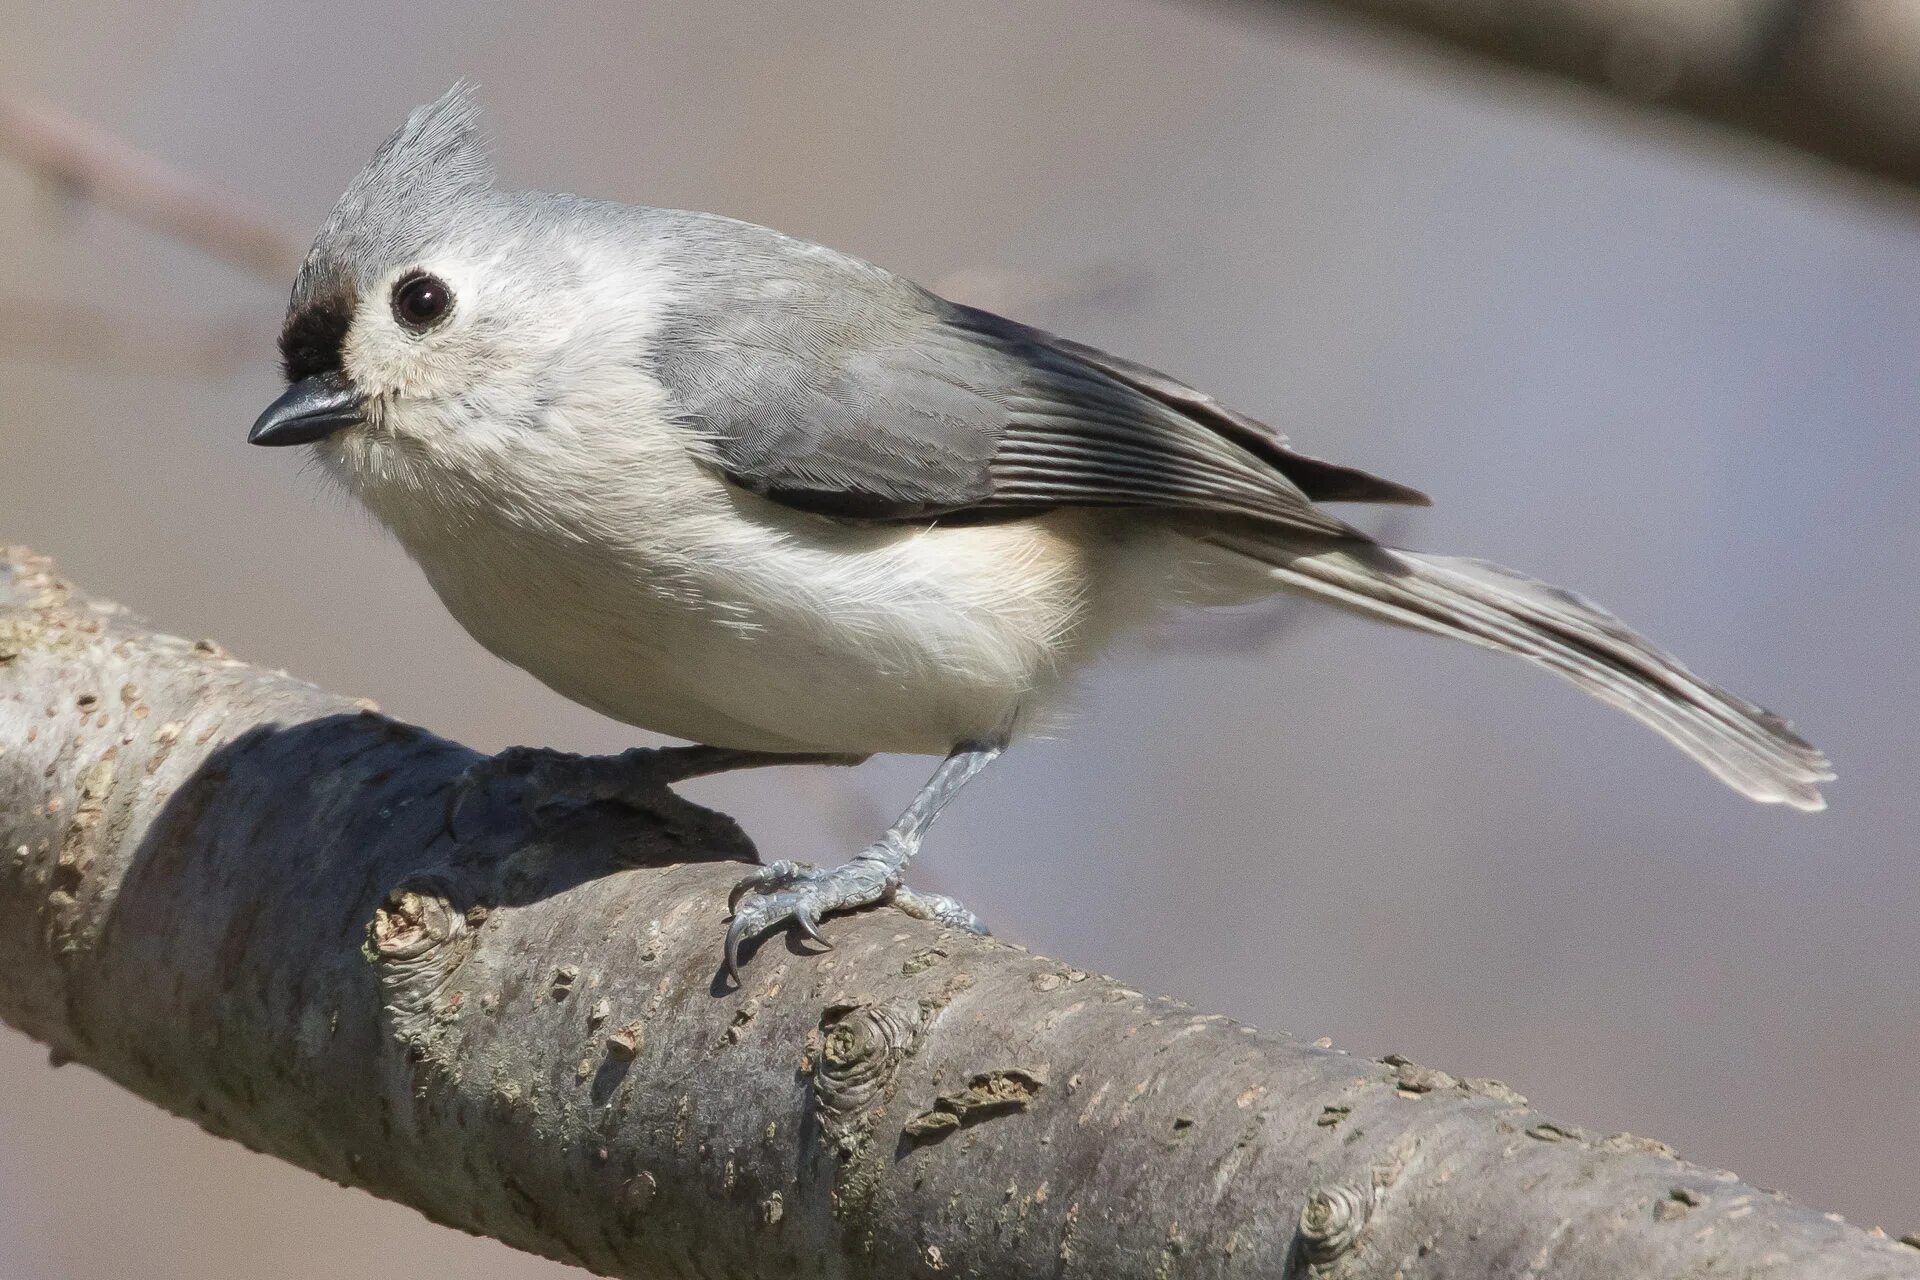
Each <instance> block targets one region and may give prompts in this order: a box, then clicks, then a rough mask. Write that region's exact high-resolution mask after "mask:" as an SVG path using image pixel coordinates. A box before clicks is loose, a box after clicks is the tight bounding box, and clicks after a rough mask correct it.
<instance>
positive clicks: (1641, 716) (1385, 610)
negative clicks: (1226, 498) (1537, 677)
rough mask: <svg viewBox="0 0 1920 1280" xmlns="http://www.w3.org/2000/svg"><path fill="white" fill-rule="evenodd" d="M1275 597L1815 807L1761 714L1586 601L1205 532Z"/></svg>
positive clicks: (1491, 567)
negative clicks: (1461, 661) (1537, 672)
mask: <svg viewBox="0 0 1920 1280" xmlns="http://www.w3.org/2000/svg"><path fill="white" fill-rule="evenodd" d="M1208 540H1209V541H1212V542H1214V543H1215V544H1216V545H1219V546H1222V547H1224V548H1226V549H1227V550H1229V551H1232V552H1234V553H1236V554H1237V555H1240V556H1245V557H1248V558H1251V559H1253V560H1256V561H1258V562H1259V563H1260V564H1261V565H1262V566H1263V567H1264V568H1265V570H1266V572H1267V573H1268V574H1269V575H1271V577H1272V578H1273V579H1274V580H1275V581H1277V582H1278V583H1279V584H1280V585H1281V586H1284V587H1287V588H1290V589H1293V590H1296V591H1301V592H1305V593H1307V594H1309V595H1313V596H1318V597H1320V598H1322V599H1324V600H1328V601H1331V602H1333V603H1336V604H1340V605H1344V606H1346V607H1347V608H1349V609H1352V610H1354V611H1356V612H1358V613H1363V614H1366V615H1368V616H1370V617H1373V618H1377V619H1379V620H1381V621H1384V622H1394V623H1399V624H1401V625H1403V626H1408V627H1413V628H1416V629H1418V630H1421V631H1430V632H1434V633H1436V634H1439V635H1445V636H1452V637H1454V638H1455V639H1459V640H1466V641H1470V642H1472V643H1474V644H1478V645H1483V646H1485V647H1487V648H1489V649H1498V650H1500V651H1502V652H1504V653H1512V654H1517V655H1519V656H1520V657H1523V658H1525V659H1527V660H1528V661H1530V662H1533V663H1536V664H1538V665H1540V666H1542V667H1545V668H1546V669H1547V670H1549V671H1551V672H1553V673H1554V674H1555V675H1558V676H1560V677H1562V678H1563V679H1566V680H1569V681H1571V682H1572V683H1574V684H1575V685H1578V686H1579V687H1580V688H1582V689H1584V690H1586V691H1587V692H1588V693H1590V694H1592V695H1593V696H1594V697H1596V698H1598V699H1600V700H1601V701H1602V702H1606V703H1610V704H1611V705H1613V706H1616V707H1618V708H1620V709H1621V710H1622V711H1625V712H1626V713H1627V714H1628V715H1630V716H1632V717H1634V719H1636V720H1639V721H1640V722H1641V723H1642V724H1645V725H1647V726H1648V727H1649V728H1651V729H1653V730H1654V731H1655V732H1657V733H1659V734H1660V735H1661V736H1663V737H1665V738H1666V739H1667V740H1668V741H1669V742H1672V743H1673V744H1674V745H1675V746H1677V747H1679V748H1680V749H1681V750H1682V751H1684V752H1686V753H1687V754H1688V755H1690V756H1692V757H1693V758H1694V759H1695V760H1698V761H1699V762H1700V763H1701V764H1702V765H1704V766H1706V768H1707V769H1708V770H1709V771H1711V772H1712V773H1713V775H1714V776H1715V777H1717V778H1719V779H1720V780H1721V781H1722V782H1724V783H1726V784H1727V785H1728V786H1730V787H1732V788H1733V789H1734V790H1736V791H1739V792H1741V793H1742V794H1743V795H1747V796H1750V797H1752V798H1753V799H1755V800H1759V801H1763V802H1766V803H1774V804H1788V805H1792V806H1793V807H1794V808H1796V809H1806V810H1817V809H1824V808H1825V807H1826V801H1825V800H1824V799H1822V797H1821V795H1820V791H1819V786H1818V784H1819V783H1822V782H1827V781H1831V780H1832V778H1833V776H1834V775H1833V768H1832V766H1831V765H1829V764H1828V763H1827V758H1826V757H1825V756H1823V755H1822V754H1821V753H1820V752H1819V751H1818V750H1816V749H1815V748H1814V747H1813V745H1812V744H1811V743H1808V742H1807V741H1805V740H1804V739H1802V738H1800V737H1799V736H1798V735H1796V734H1795V733H1794V732H1793V731H1792V730H1791V729H1790V728H1789V727H1788V726H1787V722H1786V721H1785V720H1783V719H1781V718H1780V717H1779V716H1776V715H1774V714H1773V713H1772V712H1770V711H1767V710H1765V709H1763V708H1761V707H1757V706H1755V705H1754V704H1753V703H1751V702H1747V701H1745V700H1744V699H1741V698H1738V697H1735V696H1734V695H1733V694H1730V693H1728V692H1726V691H1725V690H1724V689H1719V688H1716V687H1714V686H1713V685H1711V684H1708V683H1707V682H1706V681H1704V680H1702V679H1700V678H1699V677H1698V676H1696V675H1694V674H1693V673H1692V672H1690V671H1688V670H1687V669H1686V668H1685V667H1683V666H1681V665H1680V663H1679V662H1677V661H1675V660H1674V659H1673V658H1672V657H1671V656H1670V655H1668V654H1666V653H1663V652H1661V651H1660V650H1659V649H1657V648H1655V647H1654V646H1653V645H1652V644H1650V643H1648V642H1647V641H1646V640H1643V639H1642V638H1641V637H1639V636H1638V635H1635V634H1634V633H1633V632H1632V631H1630V630H1628V629H1627V627H1626V626H1625V625H1624V624H1623V623H1621V621H1620V620H1619V619H1618V618H1615V617H1614V616H1613V615H1612V614H1610V613H1608V612H1607V611H1606V610H1605V609H1602V608H1601V607H1600V606H1598V605H1596V604H1594V603H1593V602H1592V601H1590V600H1586V599H1583V598H1581V597H1580V596H1577V595H1575V594H1574V593H1573V592H1571V591H1566V590H1563V589H1562V588H1560V587H1554V586H1549V585H1547V584H1546V583H1544V582H1536V581H1534V580H1533V579H1531V578H1527V577H1524V576H1522V575H1520V574H1517V573H1515V572H1513V571H1512V570H1511V569H1505V568H1502V567H1501V566H1499V565H1496V564H1489V563H1488V562H1486V561H1484V560H1464V559H1460V558H1457V557H1453V556H1431V555H1424V554H1421V553H1418V552H1412V551H1400V550H1394V549H1389V548H1387V547H1383V546H1380V545H1378V544H1376V543H1373V542H1370V541H1367V540H1365V539H1362V538H1359V537H1355V538H1351V539H1345V540H1339V541H1336V540H1331V539H1313V540H1308V539H1306V538H1302V539H1300V540H1298V541H1297V542H1290V541H1285V540H1281V539H1276V538H1275V537H1274V536H1272V535H1271V534H1268V533H1265V532H1263V533H1262V534H1260V535H1258V536H1252V535H1249V536H1240V535H1236V534H1229V533H1222V532H1218V531H1216V532H1214V533H1211V534H1210V535H1208Z"/></svg>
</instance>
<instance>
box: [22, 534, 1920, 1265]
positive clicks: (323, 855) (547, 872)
mask: <svg viewBox="0 0 1920 1280" xmlns="http://www.w3.org/2000/svg"><path fill="white" fill-rule="evenodd" d="M479 758H480V757H478V756H476V755H475V754H474V753H473V752H471V751H468V750H467V749H465V748H463V747H460V746H457V745H455V744H453V743H450V742H446V741H444V740H442V739H439V738H435V737H433V736H432V735H431V734H428V733H426V732H424V731H422V730H420V729H416V728H413V727H411V726H408V725H403V724H398V723H396V722H394V721H392V720H389V719H386V718H385V717H383V716H380V715H378V714H376V713H374V712H373V711H371V710H370V709H367V708H366V707H364V706H363V705H360V704H355V703H352V702H349V701H347V700H344V699H341V698H338V697H335V696H333V695H331V694H327V693H325V692H322V691H321V690H318V689H315V688H313V687H311V686H309V685H305V684H301V683H299V682H298V681H295V680H293V679H290V678H288V677H287V676H285V675H281V674H277V673H273V672H268V671H263V670H260V669H258V668H254V667H250V666H247V665H245V664H243V663H241V662H238V661H236V660H234V659H232V658H229V657H227V656H225V655H224V654H223V653H222V652H221V651H220V649H219V648H218V646H215V645H212V644H210V643H206V642H202V643H200V644H197V645H196V644H190V643H188V642H186V641H183V640H177V639H173V638H170V637H166V636H160V635H156V634H155V633H153V632H152V631H150V630H148V629H147V628H146V627H144V626H143V625H142V624H140V623H139V622H138V621H137V620H135V619H134V618H132V617H130V616H129V615H127V614H126V613H124V612H122V611H119V610H117V609H114V608H112V607H111V606H106V605H103V604H100V603H98V602H94V601H89V600H87V599H86V598H85V597H83V596H82V595H80V594H79V593H78V592H77V591H75V590H74V589H73V588H71V587H69V586H68V585H66V584H65V583H63V582H61V581H60V580H59V579H58V578H57V577H55V576H54V573H53V570H52V568H51V566H50V565H49V564H48V563H47V562H46V561H44V560H41V559H37V558H35V557H33V556H31V555H28V554H26V553H25V552H22V551H14V552H11V553H6V554H3V555H0V975H4V978H0V1017H4V1018H5V1020H6V1021H7V1022H9V1023H11V1024H12V1025H14V1026H16V1027H18V1028H20V1029H21V1030H23V1031H25V1032H26V1033H27V1034H29V1035H32V1036H35V1037H37V1038H39V1039H41V1040H42V1041H45V1042H46V1043H47V1044H49V1045H50V1046H52V1049H53V1053H54V1056H55V1059H56V1061H57V1060H61V1059H73V1060H77V1061H80V1062H84V1063H86V1064H87V1065H89V1066H91V1067H93V1068H94V1069H96V1070H98V1071H100V1072H102V1073H104V1074H106V1075H107V1076H109V1077H110V1078H112V1079H114V1080H116V1081H118V1082H120V1083H121V1084H123V1085H125V1086H126V1087H127V1088H129V1089H131V1090H133V1091H134V1092H136V1093H138V1094H140V1095H141V1096H143V1097H146V1098H148V1099H151V1100H152V1101H154V1102H156V1103H158V1104H159V1105H161V1106H163V1107H166V1108H168V1109H169V1110H171V1111H175V1112H177V1113H179V1114H181V1115H184V1116H188V1117H191V1118H193V1119H194V1120H196V1121H198V1122H199V1123H200V1124H201V1125H203V1126H204V1127H206V1128H207V1129H208V1130H210V1131H211V1132H213V1133H217V1134H221V1135H224V1136H226V1137H230V1138H234V1139H236V1140H238V1141H240V1142H244V1143H246V1144H247V1145H248V1146H251V1147H253V1148H255V1149H257V1150H260V1151H265V1152H269V1153H271V1154H273V1155H276V1156H279V1157H281V1158H283V1159H286V1160H289V1161H292V1162H294V1163H296V1164H299V1165H302V1166H304V1167H305V1168H308V1169H312V1170H314V1171H315V1172H317V1173H320V1174H322V1175H324V1176H326V1177H329V1178H333V1179H335V1180H337V1181H340V1182H343V1183H347V1184H349V1185H353V1186H358V1187H363V1188H365V1189H366V1190H368V1191H371V1192H373V1193H375V1194H376V1195H381V1196H386V1197H389V1198H391V1199H394V1200H399V1201H402V1202H404V1203H406V1204H410V1205H412V1206H414V1207H416V1208H418V1209H419V1210H420V1211H421V1212H423V1213H425V1214H426V1215H427V1216H429V1217H431V1218H433V1219H436V1220H437V1221H440V1222H444V1223H448V1224H451V1225H454V1226H458V1227H462V1228H464V1229H466V1230H469V1231H474V1232H480V1233H484V1234H487V1235H492V1236H496V1237H498V1238H499V1239H501V1240H504V1241H506V1242H508V1243H509V1244H513V1245H516V1246H518V1247H520V1248H523V1249H528V1250H531V1251H533V1252H536V1253H540V1254H545V1255H547V1256H548V1257H553V1258H559V1259H564V1260H568V1261H572V1262H576V1263H579V1264H580V1265H582V1266H586V1267H590V1268H592V1269H594V1270H596V1271H600V1272H603V1273H606V1274H609V1275H616V1276H633V1277H638V1276H689V1277H692V1276H700V1277H710V1276H720V1275H724V1276H764V1277H773V1276H796V1275H798V1276H848V1277H852V1276H905V1275H924V1274H936V1273H940V1272H943V1271H947V1272H952V1273H954V1274H956V1275H961V1274H964V1275H982V1276H995V1277H1040V1276H1046V1277H1056V1276H1100V1277H1117V1278H1119V1280H1132V1278H1139V1280H1145V1278H1146V1277H1150V1276H1180V1277H1210V1276H1226V1275H1245V1276H1261V1277H1274V1276H1281V1275H1283V1274H1284V1275H1293V1276H1305V1275H1312V1276H1320V1277H1382V1278H1384V1277H1388V1276H1393V1275H1401V1274H1404V1275H1409V1276H1411V1275H1434V1276H1438V1275H1442V1274H1445V1275H1456V1276H1465V1275H1472V1276H1506V1275H1521V1274H1528V1275H1531V1274H1552V1275H1555V1276H1560V1277H1569V1278H1578V1277H1602V1276H1604V1277H1608V1278H1609V1280H1619V1278H1622V1277H1625V1278H1633V1277H1649V1278H1651V1277H1670V1276H1676V1275H1737V1276H1761V1275H1765V1276H1769V1277H1807V1278H1808V1280H1812V1278H1813V1277H1819V1278H1820V1280H1864V1278H1865V1277H1880V1278H1884V1277H1896V1276H1904V1277H1915V1276H1920V1252H1915V1251H1914V1250H1913V1249H1909V1248H1906V1247H1904V1246H1901V1245H1898V1244H1895V1243H1893V1242H1890V1241H1886V1240H1884V1239H1875V1238H1873V1237H1872V1236H1870V1235H1869V1234H1868V1233H1866V1232H1863V1231H1859V1230H1856V1229H1854V1228H1850V1227H1847V1226H1844V1225H1842V1224H1840V1223H1839V1222H1838V1221H1837V1220H1832V1219H1829V1218H1827V1217H1824V1216H1822V1215H1820V1214H1818V1213H1814V1212H1812V1211H1809V1210H1806V1209H1803V1208H1800V1207H1798V1206H1796V1205H1794V1204H1792V1203H1790V1202H1788V1201H1787V1200H1785V1199H1783V1198H1781V1197H1780V1196H1778V1195H1776V1194H1774V1193H1771V1192H1767V1191H1762V1190H1760V1189H1758V1188H1755V1187H1751V1186H1747V1185H1744V1184H1742V1183H1740V1182H1738V1181H1737V1180H1735V1179H1734V1178H1733V1176H1732V1175H1731V1174H1718V1173H1712V1172H1708V1171H1705V1170H1701V1169H1698V1168H1695V1167H1693V1166H1690V1165H1686V1164H1683V1163H1681V1162H1679V1161H1678V1160H1676V1159H1675V1158H1673V1156H1672V1155H1671V1153H1670V1152H1668V1151H1667V1150H1666V1149H1665V1148H1664V1147H1662V1146H1661V1145H1660V1144H1658V1143H1655V1142H1650V1141H1646V1140H1643V1139H1638V1138H1632V1137H1629V1136H1627V1135H1614V1136H1612V1137H1606V1138H1601V1137H1595V1136H1589V1135H1587V1134H1584V1133H1582V1132H1580V1131H1579V1130H1577V1129H1574V1128H1572V1127H1570V1126H1565V1125H1557V1124H1554V1123H1552V1122H1550V1121H1548V1120H1545V1119H1544V1118H1542V1117H1541V1116H1539V1115H1537V1114H1536V1113H1534V1112H1532V1111H1530V1110H1528V1109H1527V1107H1526V1106H1525V1104H1524V1100H1522V1099H1521V1098H1519V1097H1518V1096H1517V1095H1515V1094H1514V1093H1513V1092H1512V1091H1511V1090H1508V1089H1507V1088H1505V1087H1504V1086H1502V1085H1499V1084H1497V1083H1494V1082H1491V1081H1475V1080H1465V1081H1462V1080H1455V1079H1454V1078H1453V1077H1451V1076H1448V1075H1446V1074H1444V1073H1442V1072H1438V1071H1433V1070H1429V1069H1427V1068H1423V1067H1420V1066H1417V1065H1415V1064H1413V1063H1409V1062H1405V1061H1403V1060H1399V1059H1388V1060H1387V1061H1386V1062H1372V1061H1368V1060H1365V1059H1359V1058H1353V1057H1349V1056H1347V1055H1345V1054H1342V1053H1338V1052H1334V1051H1332V1050H1327V1049H1321V1048H1316V1047H1310V1046H1306V1045H1302V1044H1299V1043H1297V1042H1295V1041H1293V1040H1290V1039H1288V1038H1287V1037H1285V1036H1278V1035H1267V1034H1261V1033H1258V1032H1255V1031H1254V1030H1253V1029H1252V1028H1249V1027H1241V1026H1237V1025H1235V1024H1233V1023H1231V1022H1229V1021H1227V1020H1226V1019H1224V1018H1219V1017H1210V1016H1205V1015H1202V1014H1199V1013H1197V1012H1195V1011H1194V1010H1192V1009H1190V1008H1188V1007H1186V1006H1184V1005H1181V1004H1178V1003H1176V1002H1173V1001H1168V1000H1159V999H1151V998H1148V997H1144V996H1142V995H1140V994H1139V993H1137V992H1134V991H1129V990H1127V989H1126V988H1124V987H1121V986H1120V985H1118V984H1117V983H1115V982H1113V981H1111V980H1108V979H1105V978H1101V977H1098V976H1093V975H1089V974H1087V973H1084V972H1082V971H1080V970H1077V969H1074V968H1072V967H1071V966H1068V965H1063V964H1060V963H1058V962H1056V961H1052V960H1047V959H1043V958H1041V957H1039V956H1034V955H1029V954H1027V953H1026V952H1024V951H1022V950H1020V949H1018V948H1014V947H1010V946H1007V945H1005V944H1002V943H996V942H993V941H991V940H986V939H979V938H974V937H970V936H959V935H955V934H951V933H946V932H942V931H941V930H939V929H938V928H937V927H935V926H932V925H929V924H924V923H921V922H917V921H912V920H908V919H906V918H904V917H902V916H900V915H898V914H896V913H893V912H888V911H875V912H869V913H865V914H862V915H858V916H854V917H848V918H843V919H837V920H835V921H834V922H833V924H832V932H833V936H834V940H835V942H836V943H837V944H838V947H837V949H836V950H834V951H833V952H831V953H826V954H811V953H809V952H807V951H806V950H804V949H802V948H799V947H797V946H794V945H788V944H783V943H781V942H774V943H770V944H768V945H766V946H765V947H763V948H762V950H761V954H760V955H759V956H757V957H756V958H755V959H754V961H753V963H752V964H751V965H750V966H749V968H748V969H747V972H746V986H745V988H744V989H743V990H733V989H730V988H729V987H727V985H726V984H725V983H724V982H723V981H722V980H721V979H720V977H719V976H718V963H717V962H718V959H719V951H720V948H719V939H720V926H721V919H722V916H723V914H724V909H725V907H724V903H725V891H726V888H727V886H728V885H729V884H730V883H731V882H732V881H733V880H734V879H735V878H736V877H737V875H738V873H739V866H738V865H737V863H734V862H729V861H722V860H720V859H727V858H738V857H742V856H746V854H747V852H748V849H747V845H746V843H745V841H744V840H743V838H742V837H741V836H740V834H739V832H738V831H737V829H736V828H735V827H734V826H733V825H732V824H731V823H730V822H729V821H728V820H727V819H725V818H723V817H720V816H719V815H716V814H712V813H709V812H706V811H704V810H701V809H698V808H696V807H694V806H693V805H690V804H688V803H685V802H683V801H681V800H679V799H677V798H676V797H675V796H673V795H672V794H671V793H670V792H669V791H668V790H667V788H666V786H665V781H664V779H656V781H657V782H658V785H656V786H654V787H653V788H652V790H651V792H650V793H649V794H648V795H647V796H645V797H643V799H642V801H641V802H640V804H639V807H638V808H637V809H627V808H618V807H612V806H605V805H586V806H581V807H578V808H575V809H572V810H566V811H561V812H551V813H548V814H547V815H545V816H544V817H542V818H541V819H540V820H539V821H538V822H535V821H533V820H532V819H530V818H529V817H528V816H527V815H526V813H525V812H524V811H523V808H522V806H521V805H520V804H519V803H518V801H519V799H520V798H521V797H520V796H519V795H518V794H517V791H516V788H517V787H518V786H519V785H520V784H518V783H516V782H515V781H514V780H513V779H512V777H511V776H502V777H500V778H496V779H495V780H494V781H491V782H488V783H487V784H486V789H485V790H484V791H483V792H482V793H481V794H480V797H479V799H478V800H477V801H476V804H477V805H478V809H477V810H474V811H473V812H475V813H476V814H477V816H478V817H479V819H480V821H478V822H475V823H472V824H469V823H468V822H467V821H465V820H463V821H462V822H461V823H460V824H458V825H459V826H460V827H461V828H463V829H464V828H466V827H467V826H469V825H472V826H473V827H474V828H475V830H474V831H472V832H465V833H464V836H463V838H461V839H456V838H455V837H454V836H453V835H452V834H450V832H449V826H450V825H452V824H450V823H449V822H448V820H447V812H448V797H449V795H450V788H452V787H453V786H454V784H455V782H456V780H457V779H459V778H460V777H461V775H462V773H463V772H464V771H465V770H467V769H468V767H469V766H470V765H472V764H473V763H474V762H475V761H476V760H477V759H479ZM463 812H467V810H463Z"/></svg>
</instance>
